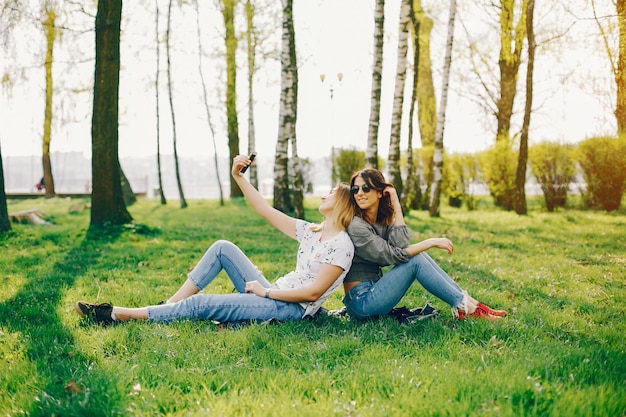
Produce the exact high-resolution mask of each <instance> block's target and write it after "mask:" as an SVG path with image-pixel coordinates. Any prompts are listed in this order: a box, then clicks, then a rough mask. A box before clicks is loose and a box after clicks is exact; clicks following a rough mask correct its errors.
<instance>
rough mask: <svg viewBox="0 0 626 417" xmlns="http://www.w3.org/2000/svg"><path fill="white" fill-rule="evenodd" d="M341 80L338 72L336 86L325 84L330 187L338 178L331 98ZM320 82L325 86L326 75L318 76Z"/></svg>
mask: <svg viewBox="0 0 626 417" xmlns="http://www.w3.org/2000/svg"><path fill="white" fill-rule="evenodd" d="M341 80H343V73H341V72H339V73H337V86H335V82H334V80H331V81H329V83H328V84H327V85H328V91H329V93H330V108H329V111H330V123H329V128H330V143H331V148H330V167H331V176H330V177H331V178H330V186H331V187H332V186H333V185H334V184H335V183H336V182H337V179H338V177H339V175H338V173H337V172H336V169H335V107H334V104H333V98H334V96H335V88H338V86H340V85H341ZM320 81H321V82H322V86H325V84H324V82H325V81H326V74H324V73H322V74H320Z"/></svg>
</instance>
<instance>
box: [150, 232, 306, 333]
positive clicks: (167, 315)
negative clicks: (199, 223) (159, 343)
mask: <svg viewBox="0 0 626 417" xmlns="http://www.w3.org/2000/svg"><path fill="white" fill-rule="evenodd" d="M222 270H224V271H226V273H227V274H228V277H229V278H230V280H231V281H232V283H233V285H234V286H235V289H236V290H237V291H238V293H233V294H195V295H192V296H191V297H188V298H186V299H184V300H181V301H179V302H177V303H172V304H163V305H158V306H150V307H148V319H149V320H151V321H155V322H169V321H172V320H178V319H201V320H217V321H219V322H222V323H225V322H238V321H249V320H256V321H266V320H270V319H277V320H280V321H289V320H300V319H301V318H302V317H303V316H304V308H303V307H302V306H301V305H300V304H298V303H288V302H285V301H279V300H273V299H271V298H263V297H259V296H256V295H254V294H246V292H245V288H246V282H248V281H255V280H256V281H259V282H260V283H261V285H263V286H264V287H266V288H268V287H270V283H269V282H268V280H267V279H265V277H264V276H263V274H262V273H261V271H259V269H258V268H257V267H256V266H255V265H254V264H253V263H252V262H251V261H250V259H248V257H247V256H246V255H244V253H243V252H242V251H241V249H239V248H238V247H237V246H235V245H234V244H233V243H231V242H228V241H225V240H218V241H217V242H215V243H214V244H213V245H211V247H210V248H209V249H208V250H207V251H206V253H205V254H204V256H203V257H202V259H201V260H200V262H199V263H198V265H196V267H195V268H194V269H193V271H191V272H190V273H189V276H188V278H189V279H190V280H191V281H192V282H193V283H194V284H195V285H196V287H198V289H199V290H200V291H202V289H204V288H205V287H206V286H207V285H209V284H210V283H211V281H213V279H214V278H215V277H216V276H217V274H219V273H220V271H222Z"/></svg>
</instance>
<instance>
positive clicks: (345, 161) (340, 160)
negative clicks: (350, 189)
mask: <svg viewBox="0 0 626 417" xmlns="http://www.w3.org/2000/svg"><path fill="white" fill-rule="evenodd" d="M332 161H333V168H332V178H331V179H332V183H333V184H335V183H337V182H339V181H342V182H348V181H350V177H351V176H352V174H353V173H354V172H356V171H359V170H361V169H363V168H364V167H365V162H366V161H365V152H363V151H359V150H357V149H355V148H350V149H339V150H335V152H334V153H333V159H332Z"/></svg>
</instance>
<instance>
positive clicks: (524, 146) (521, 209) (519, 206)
mask: <svg viewBox="0 0 626 417" xmlns="http://www.w3.org/2000/svg"><path fill="white" fill-rule="evenodd" d="M534 9H535V0H529V1H528V6H527V8H526V36H527V37H528V64H527V65H528V67H527V70H526V105H525V106H524V122H523V124H522V134H521V137H520V144H519V158H518V162H517V173H516V176H515V201H514V202H513V205H514V208H515V212H516V213H517V214H527V208H526V190H525V188H526V166H527V165H528V130H529V128H530V115H531V112H532V108H533V73H534V68H535V32H534V29H533V13H534Z"/></svg>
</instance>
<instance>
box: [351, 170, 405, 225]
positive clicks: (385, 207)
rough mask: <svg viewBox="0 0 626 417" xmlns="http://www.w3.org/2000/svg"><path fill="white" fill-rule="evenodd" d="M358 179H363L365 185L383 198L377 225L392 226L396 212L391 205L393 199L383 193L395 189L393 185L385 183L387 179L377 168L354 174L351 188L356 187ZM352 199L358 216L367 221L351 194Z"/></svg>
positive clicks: (379, 205) (379, 207)
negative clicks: (387, 189)
mask: <svg viewBox="0 0 626 417" xmlns="http://www.w3.org/2000/svg"><path fill="white" fill-rule="evenodd" d="M357 177H361V178H363V181H365V183H366V184H367V185H369V186H370V188H371V189H373V190H376V191H377V192H379V193H381V194H382V197H381V199H380V202H379V204H378V214H377V215H376V223H377V224H384V225H390V224H391V223H393V220H394V219H393V215H394V211H393V205H392V204H391V198H390V197H389V194H385V193H384V192H383V191H384V190H385V188H387V187H393V184H392V183H390V182H387V181H385V177H384V176H383V174H382V172H380V171H379V170H377V169H375V168H365V169H362V170H360V171H357V172H355V173H354V174H352V177H351V178H350V187H352V186H353V185H354V180H356V178H357ZM350 197H351V198H350V201H351V202H352V204H353V205H354V209H355V211H356V215H357V216H359V217H360V218H362V219H364V220H365V217H364V216H363V210H361V208H360V207H359V206H358V204H357V203H356V200H355V199H354V195H353V194H350Z"/></svg>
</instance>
